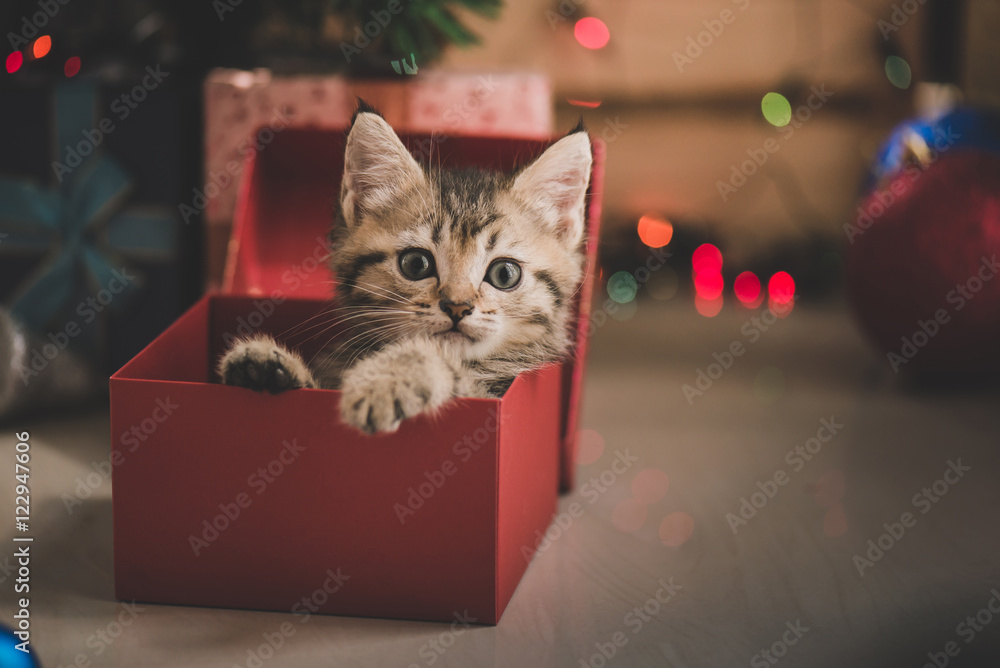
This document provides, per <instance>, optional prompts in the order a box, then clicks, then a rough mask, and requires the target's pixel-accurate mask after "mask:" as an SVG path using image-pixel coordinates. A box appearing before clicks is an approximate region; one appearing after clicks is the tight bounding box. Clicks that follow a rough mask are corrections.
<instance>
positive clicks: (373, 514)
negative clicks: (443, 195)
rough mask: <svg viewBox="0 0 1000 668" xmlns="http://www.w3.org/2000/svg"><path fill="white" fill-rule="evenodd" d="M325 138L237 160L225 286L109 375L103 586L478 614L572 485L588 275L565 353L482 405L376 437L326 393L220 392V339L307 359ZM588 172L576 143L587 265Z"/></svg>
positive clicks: (472, 158) (595, 187)
mask: <svg viewBox="0 0 1000 668" xmlns="http://www.w3.org/2000/svg"><path fill="white" fill-rule="evenodd" d="M344 137H345V134H344V133H343V132H330V131H317V130H293V129H289V130H287V131H285V132H283V133H281V134H280V135H278V136H276V137H275V140H274V142H273V143H272V144H271V145H269V146H268V147H267V148H266V150H264V151H261V152H260V153H258V154H257V155H256V157H255V158H253V159H252V160H251V162H250V163H249V164H248V166H247V169H246V170H245V172H244V182H243V183H242V185H241V193H240V201H239V205H238V208H237V214H236V225H235V227H234V232H233V239H232V241H231V246H230V256H229V263H228V268H227V276H226V293H225V294H212V295H208V296H206V297H204V298H202V299H201V300H200V301H199V302H198V303H197V304H195V306H193V307H192V308H191V309H190V310H189V311H188V312H187V313H185V314H184V315H183V316H182V317H181V318H180V319H179V320H178V321H177V322H176V323H174V324H173V325H172V326H171V327H170V328H169V329H168V330H167V331H166V332H164V333H163V334H162V335H161V336H160V337H158V338H157V339H156V340H155V341H153V343H151V344H150V345H149V346H148V347H146V349H144V350H143V351H142V352H141V353H139V354H138V355H137V356H136V357H135V358H134V359H132V361H130V362H129V363H128V364H126V365H125V366H124V367H123V368H122V369H121V370H119V371H118V373H116V374H115V375H114V376H112V378H111V431H112V457H111V462H112V464H113V483H114V494H113V506H114V551H115V593H116V596H117V597H118V598H119V599H122V600H133V599H134V600H137V601H147V602H155V603H174V604H185V605H207V606H222V607H235V608H251V609H263V610H279V611H292V612H297V613H312V612H322V613H331V614H345V615H359V616H373V617H393V618H403V619H420V620H438V621H454V620H455V619H456V617H455V616H456V615H464V616H465V617H463V619H467V618H468V617H473V618H475V621H476V622H477V623H484V624H495V623H496V622H497V621H498V620H499V619H500V616H501V615H502V613H503V611H504V608H505V607H506V605H507V603H508V601H509V600H510V597H511V596H512V595H513V593H514V589H515V588H516V587H517V584H518V582H519V581H520V578H521V576H522V575H523V573H524V571H525V569H526V568H527V565H528V562H529V561H530V558H531V556H532V554H533V553H534V551H535V546H536V545H537V543H538V541H539V537H540V535H541V534H543V533H544V531H545V529H546V528H547V526H548V524H549V521H550V520H551V517H552V515H553V513H554V512H555V509H556V497H557V491H558V488H559V486H560V484H561V485H562V486H563V488H568V487H569V486H570V485H571V484H572V478H571V474H572V450H571V448H572V444H573V442H574V425H575V421H576V406H577V403H578V396H579V392H580V385H581V377H582V372H583V365H582V360H583V356H584V352H585V347H586V332H587V316H588V313H587V307H588V305H589V301H590V289H591V281H590V280H589V278H588V280H587V281H586V283H585V285H584V288H583V289H582V290H581V291H580V292H579V302H578V305H577V308H578V316H579V317H578V326H577V341H576V343H577V346H576V354H575V355H574V357H573V358H571V359H568V360H566V361H564V362H562V363H559V364H552V365H549V366H547V367H545V368H543V369H541V370H539V371H538V372H535V373H529V374H522V375H521V376H520V377H518V378H517V379H516V380H515V382H514V383H513V384H512V385H511V387H510V389H509V390H508V391H507V393H506V394H505V395H504V396H503V397H502V398H500V399H461V400H458V401H455V402H454V404H453V405H452V406H450V407H449V408H448V409H447V410H446V411H445V412H444V413H443V414H442V415H440V416H439V417H438V418H437V419H431V418H427V417H418V418H415V419H411V420H407V421H405V422H404V423H403V424H402V426H401V427H400V428H399V430H398V432H396V433H394V434H391V435H385V436H379V437H366V436H363V435H361V434H359V433H357V432H356V431H354V430H353V429H351V428H349V427H347V426H346V425H344V424H342V423H341V422H340V420H339V410H338V402H339V400H340V392H338V391H334V390H295V391H292V392H286V393H283V394H280V395H275V396H272V395H269V394H259V393H256V392H252V391H250V390H246V389H243V388H237V387H230V386H224V385H220V384H218V382H217V377H216V375H215V372H214V366H215V363H216V361H217V359H218V357H219V355H220V354H221V353H222V351H223V350H224V349H225V347H226V345H227V342H228V341H230V340H231V339H232V338H233V337H236V336H240V335H245V334H247V333H250V332H253V331H262V332H267V333H270V334H272V335H274V336H276V337H277V338H279V339H282V340H285V341H286V342H287V343H289V345H292V346H293V347H296V348H297V349H298V350H300V352H302V353H303V355H304V357H305V358H306V359H307V360H308V359H309V358H310V357H311V356H312V355H314V354H315V353H316V352H317V351H318V350H319V349H320V347H321V345H322V344H323V343H325V342H326V340H327V339H328V338H329V336H330V333H329V332H325V333H322V334H320V335H318V334H317V333H318V332H320V331H321V330H323V327H324V325H322V323H323V322H324V316H323V314H324V312H325V310H326V309H328V307H329V302H328V296H329V294H330V293H331V283H330V281H331V275H330V274H329V271H328V269H327V265H326V262H324V255H325V253H326V250H325V238H326V234H327V232H328V229H329V226H330V221H331V219H332V210H333V207H334V205H335V202H336V197H337V194H338V193H339V185H338V183H339V177H340V172H341V170H342V167H343V165H342V163H343V148H344ZM402 139H403V141H404V142H405V143H407V144H408V145H410V146H412V145H415V143H416V142H420V141H425V142H426V140H427V138H426V137H422V136H408V137H402ZM547 145H548V144H547V143H545V142H538V141H525V140H509V139H497V138H469V137H462V138H459V137H452V138H449V139H447V140H446V141H444V142H440V143H439V144H438V146H439V147H440V150H441V164H443V165H446V166H483V167H493V168H500V169H505V170H509V169H511V168H513V167H514V166H515V165H516V164H519V162H521V161H524V160H526V159H527V158H528V157H530V156H534V155H538V154H539V153H541V151H542V150H544V148H545V147H546V146H547ZM436 157H437V156H435V159H436ZM602 166H603V154H602V152H601V147H600V146H598V145H595V146H594V173H593V175H592V178H591V192H590V195H589V197H588V213H587V217H588V218H587V222H588V229H589V235H590V241H589V245H588V249H587V250H588V258H589V260H588V272H587V276H588V277H590V276H592V273H593V272H592V269H593V267H594V261H595V254H596V246H597V227H598V220H599V214H600V206H599V202H600V195H599V193H600V184H601V179H602ZM311 319H312V320H311ZM310 329H311V330H312V331H310Z"/></svg>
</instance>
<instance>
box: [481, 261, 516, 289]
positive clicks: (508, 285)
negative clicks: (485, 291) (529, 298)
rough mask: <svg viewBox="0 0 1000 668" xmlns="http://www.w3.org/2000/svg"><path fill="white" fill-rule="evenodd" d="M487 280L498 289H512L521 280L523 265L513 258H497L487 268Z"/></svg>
mask: <svg viewBox="0 0 1000 668" xmlns="http://www.w3.org/2000/svg"><path fill="white" fill-rule="evenodd" d="M486 282H487V283H489V284H490V285H492V286H493V287H495V288H497V289H498V290H510V289H512V288H514V287H516V286H517V284H518V283H520V282H521V265H519V264H518V263H517V262H514V261H513V260H495V261H494V262H493V264H491V265H490V268H489V269H487V270H486Z"/></svg>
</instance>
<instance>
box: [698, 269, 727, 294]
mask: <svg viewBox="0 0 1000 668" xmlns="http://www.w3.org/2000/svg"><path fill="white" fill-rule="evenodd" d="M725 286H726V284H725V281H724V280H723V279H722V274H720V273H719V272H717V271H703V272H700V273H697V274H695V275H694V289H695V292H697V293H698V296H699V297H701V298H702V299H708V300H712V299H718V298H719V297H721V296H722V290H723V289H724V288H725Z"/></svg>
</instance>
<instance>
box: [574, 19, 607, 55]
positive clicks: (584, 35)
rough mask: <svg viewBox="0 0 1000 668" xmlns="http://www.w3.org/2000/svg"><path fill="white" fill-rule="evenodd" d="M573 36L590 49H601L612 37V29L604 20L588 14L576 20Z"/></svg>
mask: <svg viewBox="0 0 1000 668" xmlns="http://www.w3.org/2000/svg"><path fill="white" fill-rule="evenodd" d="M573 36H574V37H576V41H578V42H579V43H580V44H581V45H582V46H585V47H587V48H588V49H601V48H604V46H605V45H606V44H607V43H608V40H609V39H611V31H610V30H608V26H607V25H605V23H604V21H602V20H601V19H598V18H594V17H593V16H586V17H584V18H582V19H580V20H579V21H577V22H576V25H575V26H574V27H573Z"/></svg>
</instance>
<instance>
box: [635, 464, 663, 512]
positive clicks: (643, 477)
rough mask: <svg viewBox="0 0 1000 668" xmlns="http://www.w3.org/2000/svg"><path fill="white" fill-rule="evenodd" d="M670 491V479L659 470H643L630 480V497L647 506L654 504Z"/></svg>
mask: <svg viewBox="0 0 1000 668" xmlns="http://www.w3.org/2000/svg"><path fill="white" fill-rule="evenodd" d="M668 489H670V478H668V477H667V474H666V473H664V472H663V471H661V470H660V469H644V470H642V471H639V473H637V474H636V476H635V478H633V479H632V495H633V496H634V497H635V498H637V499H639V500H640V501H642V502H643V503H645V504H646V505H649V504H651V503H656V502H657V501H659V500H660V499H662V498H663V497H664V496H666V494H667V490H668Z"/></svg>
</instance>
